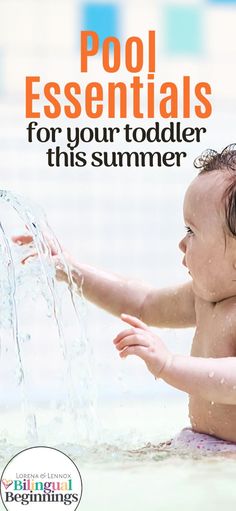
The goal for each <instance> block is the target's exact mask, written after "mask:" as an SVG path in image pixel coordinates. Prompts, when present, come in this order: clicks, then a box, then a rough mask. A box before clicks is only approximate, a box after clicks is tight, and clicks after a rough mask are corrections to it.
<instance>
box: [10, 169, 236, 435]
mask: <svg viewBox="0 0 236 511" xmlns="http://www.w3.org/2000/svg"><path fill="white" fill-rule="evenodd" d="M228 178H229V176H228V175H227V173H225V172H223V171H212V172H209V173H208V174H205V175H201V176H198V177H197V178H196V179H195V180H194V181H193V182H192V183H191V185H190V187H189V189H188V190H187V193H186V196H185V201H184V219H185V223H186V227H187V234H186V236H185V237H184V238H183V240H181V242H180V249H181V250H182V252H183V253H184V259H183V264H184V266H186V267H187V268H188V270H189V273H190V277H191V281H190V282H189V283H187V284H184V285H182V286H179V287H177V288H172V289H164V290H157V289H155V288H152V287H151V286H148V285H146V284H142V283H139V282H136V281H133V280H129V279H124V278H123V277H120V276H117V275H113V274H110V273H107V272H103V271H101V270H97V269H95V268H92V267H89V266H87V265H82V264H78V263H77V262H75V261H74V260H73V259H72V258H71V256H70V255H69V254H67V253H65V254H64V255H65V258H66V260H67V263H68V264H69V266H70V269H71V272H72V277H73V280H74V282H75V283H76V284H77V285H78V287H80V285H81V283H82V282H83V293H84V296H85V298H87V299H88V300H90V301H92V302H93V303H95V304H97V305H98V306H99V307H102V308H104V309H105V310H107V311H108V312H110V313H112V314H115V315H117V316H120V315H121V318H122V319H123V320H124V321H125V322H126V323H127V324H128V325H129V327H128V328H126V329H125V330H123V331H122V332H120V333H119V334H118V335H117V336H116V338H115V339H114V344H115V346H116V348H117V350H118V352H119V354H120V357H121V358H126V357H127V356H129V355H136V356H138V357H140V358H142V359H143V360H144V362H145V363H146V365H147V368H148V369H149V371H150V372H151V373H152V374H153V375H154V376H155V377H156V378H162V379H163V380H164V381H166V383H168V384H169V385H172V386H173V387H176V388H178V389H180V390H182V391H184V392H187V393H188V394H189V397H190V399H189V417H190V422H191V425H192V428H193V429H194V430H195V431H198V432H199V433H207V434H210V435H214V436H216V437H218V438H221V439H223V440H228V441H231V442H236V428H235V425H236V313H235V312H236V240H235V238H233V237H232V236H230V235H229V234H228V232H227V229H226V225H225V218H224V210H223V207H222V200H221V199H222V194H223V192H224V190H225V188H226V186H227V184H228ZM13 240H14V241H15V242H16V243H19V244H25V243H29V242H31V241H32V239H31V238H30V236H24V235H23V236H16V237H15V238H14V239H13ZM51 252H52V256H53V258H54V262H55V266H56V270H57V277H58V279H61V280H66V273H65V271H64V268H63V266H62V265H61V263H60V261H59V259H58V256H57V253H56V250H55V249H54V247H53V246H51ZM23 262H25V261H23ZM124 311H125V312H126V314H122V313H124ZM147 325H149V326H147ZM150 326H156V327H159V328H160V327H169V328H184V327H190V326H196V330H195V335H194V338H193V342H192V349H191V355H190V356H180V355H177V354H173V353H170V351H169V350H168V349H167V348H166V346H165V344H164V342H163V341H162V340H161V339H160V337H159V336H158V335H157V334H156V333H154V332H153V331H152V330H151V329H150Z"/></svg>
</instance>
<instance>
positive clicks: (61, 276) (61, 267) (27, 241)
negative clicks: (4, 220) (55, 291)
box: [12, 234, 72, 282]
mask: <svg viewBox="0 0 236 511" xmlns="http://www.w3.org/2000/svg"><path fill="white" fill-rule="evenodd" d="M44 238H45V240H46V242H47V246H48V249H49V251H50V256H51V259H52V261H53V263H54V266H55V269H56V277H57V279H58V280H62V281H65V282H67V281H68V274H67V271H66V268H65V264H64V261H65V263H66V264H67V265H68V266H70V264H71V263H72V258H71V257H70V255H69V254H68V253H67V252H66V251H65V250H63V249H61V254H60V253H59V251H58V247H57V246H56V244H55V243H54V242H53V240H52V239H51V238H50V237H49V236H47V235H44ZM12 241H13V242H14V243H16V244H17V245H29V248H30V249H31V250H30V252H29V254H28V255H27V256H26V257H24V258H22V260H21V264H25V263H27V262H28V261H30V260H31V259H32V258H34V257H37V256H38V253H37V252H36V250H35V246H34V240H33V237H32V235H31V234H18V235H16V236H12ZM61 255H62V257H61ZM62 259H64V261H63V260H62Z"/></svg>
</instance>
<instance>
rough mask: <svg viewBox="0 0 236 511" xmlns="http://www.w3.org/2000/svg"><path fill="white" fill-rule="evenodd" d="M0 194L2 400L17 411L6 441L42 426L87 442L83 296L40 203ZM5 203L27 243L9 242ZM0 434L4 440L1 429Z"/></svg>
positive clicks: (89, 411)
mask: <svg viewBox="0 0 236 511" xmlns="http://www.w3.org/2000/svg"><path fill="white" fill-rule="evenodd" d="M0 198H1V199H2V201H4V202H5V203H6V205H7V209H6V212H5V216H4V208H2V210H1V213H2V215H1V220H2V221H1V225H0V236H1V257H0V270H1V297H2V300H1V304H0V332H1V352H2V357H1V366H2V367H1V369H2V388H4V387H5V388H4V392H3V393H2V396H5V398H4V397H2V399H1V401H2V403H1V404H2V407H3V410H4V409H5V410H9V408H10V406H9V404H12V405H13V407H14V406H16V408H18V419H17V421H16V423H17V429H16V428H14V422H13V426H12V427H10V429H9V428H8V432H7V438H8V439H12V440H13V441H14V442H16V441H18V440H19V439H20V441H21V442H28V444H29V443H33V444H34V443H36V442H37V443H38V442H40V441H41V439H42V438H43V437H44V436H45V431H47V433H48V441H49V439H51V438H50V437H53V442H54V444H55V442H56V441H57V440H59V439H60V437H62V435H64V436H65V435H68V434H69V435H70V437H71V438H72V439H74V440H75V439H78V437H79V438H81V439H86V440H88V439H90V438H91V437H92V435H93V434H94V423H95V416H94V405H93V400H94V396H93V381H92V376H91V368H92V355H91V349H90V345H89V343H88V340H87V338H86V333H85V329H84V324H85V321H84V303H83V297H82V295H81V294H80V293H79V294H78V293H75V290H74V286H73V282H72V279H71V275H70V272H69V269H68V268H67V267H66V263H65V261H64V258H63V253H62V250H61V248H60V246H59V243H58V242H57V240H56V238H55V236H54V235H53V233H52V231H51V230H50V228H49V226H48V224H47V221H46V219H45V217H44V215H43V213H42V212H41V211H40V210H39V208H37V207H35V206H34V205H32V204H30V203H29V202H27V201H25V200H22V199H21V198H19V197H18V196H15V195H13V194H11V193H10V192H1V194H0ZM11 208H12V209H13V211H14V212H15V213H16V214H17V216H18V217H19V218H20V220H21V224H22V225H21V232H22V228H23V227H24V228H25V227H26V229H27V232H28V233H29V234H30V235H31V236H32V240H33V241H32V244H31V246H30V247H25V248H24V249H23V251H22V247H19V246H17V245H15V244H13V243H12V242H11V238H10V235H9V233H8V232H7V231H8V230H9V225H8V224H9V221H8V220H9V215H10V214H12V209H11ZM13 216H14V215H13ZM4 220H5V223H6V226H5V223H4ZM12 220H13V221H14V220H15V218H13V219H12ZM49 238H50V240H51V241H50V243H51V242H52V243H53V244H54V246H55V247H56V251H57V253H58V257H59V260H60V262H61V264H62V265H63V266H64V267H65V271H66V272H67V279H68V282H69V285H67V286H66V285H65V284H64V285H62V284H61V285H59V284H58V283H57V282H56V278H55V268H54V263H53V260H52V256H51V252H50V246H49V242H48V239H49ZM32 251H33V252H36V253H37V257H35V258H32V259H31V260H30V261H29V262H28V263H26V264H25V265H22V264H21V263H20V261H21V259H22V258H23V257H24V256H25V257H27V254H28V255H29V254H30V253H32ZM43 337H45V339H44V340H43ZM6 368H8V371H7V374H6ZM44 378H45V381H43V380H44ZM11 401H12V403H11ZM39 401H41V402H42V401H43V402H44V405H45V406H47V408H48V411H49V413H48V418H50V422H48V420H47V417H46V416H45V415H44V418H43V419H42V418H40V414H39V413H38V409H39ZM59 430H60V431H59ZM50 431H51V435H50ZM1 436H2V437H6V433H5V428H2V431H1Z"/></svg>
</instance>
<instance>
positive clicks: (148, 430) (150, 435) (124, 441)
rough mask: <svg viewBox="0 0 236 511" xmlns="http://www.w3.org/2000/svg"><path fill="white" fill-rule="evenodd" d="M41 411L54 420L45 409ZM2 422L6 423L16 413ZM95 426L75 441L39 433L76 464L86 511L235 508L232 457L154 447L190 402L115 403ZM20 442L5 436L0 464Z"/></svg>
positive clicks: (180, 422)
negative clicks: (87, 435)
mask: <svg viewBox="0 0 236 511" xmlns="http://www.w3.org/2000/svg"><path fill="white" fill-rule="evenodd" d="M40 413H41V415H42V416H43V417H44V419H45V418H48V420H49V414H48V412H47V411H46V410H41V411H39V415H40ZM2 419H4V423H5V427H6V426H7V420H10V421H12V419H13V417H12V416H11V417H10V416H9V417H8V419H7V416H5V417H4V418H3V417H2ZM39 423H40V421H39ZM98 424H99V425H98V429H97V432H96V438H93V440H91V441H87V443H86V442H85V441H82V442H81V441H80V440H79V439H78V442H74V441H73V442H71V441H70V438H68V436H66V434H65V433H66V432H65V431H64V441H60V442H59V443H56V445H55V443H54V442H53V428H52V431H50V427H49V428H48V433H47V436H48V440H49V439H50V442H46V437H45V436H44V437H43V436H41V438H40V435H41V432H40V431H39V441H40V440H42V444H43V445H50V446H52V445H55V446H57V447H58V448H59V449H61V450H62V451H64V452H65V453H66V454H68V455H69V456H70V457H71V458H72V459H73V460H74V461H75V462H76V464H77V466H78V467H79V469H80V472H81V475H82V479H83V496H82V500H81V503H80V506H79V509H81V511H94V510H97V511H110V510H112V511H121V510H122V511H143V510H144V509H147V510H148V511H159V510H160V511H175V510H181V511H185V510H186V511H187V510H188V511H189V510H191V511H197V510H199V509H203V510H205V509H206V510H207V511H218V510H221V509H222V508H223V507H224V509H226V510H227V511H231V510H232V511H233V510H235V505H236V485H235V477H236V463H235V461H236V460H235V458H231V457H228V456H226V457H225V456H222V455H211V454H210V455H207V456H206V455H205V456H201V455H200V454H197V455H196V453H191V452H186V451H185V452H181V451H168V450H167V451H165V450H162V451H159V450H157V449H156V447H155V446H156V445H157V444H158V443H159V442H160V441H164V440H168V439H169V438H171V436H173V435H174V434H176V433H178V432H179V431H180V430H181V429H182V428H183V427H185V426H188V424H189V423H188V417H187V404H186V399H180V400H177V401H175V402H173V401H171V400H168V399H166V401H165V402H164V401H163V400H162V402H161V403H160V402H159V397H158V400H157V399H156V400H153V401H151V402H146V401H145V402H144V401H139V402H129V403H126V404H119V403H114V402H113V403H112V402H110V403H109V404H106V406H102V407H100V409H98ZM53 427H55V424H54V426H53ZM58 428H60V424H58ZM56 433H57V432H56V431H55V438H59V437H58V436H57V434H56ZM50 435H51V436H50ZM61 440H62V438H61ZM23 447H27V445H25V443H22V444H21V443H20V441H18V444H17V445H16V443H15V444H9V443H8V442H7V441H6V440H5V441H2V442H1V443H0V464H1V469H2V468H3V467H4V465H5V464H6V463H7V461H8V460H9V459H10V457H11V456H12V455H13V454H15V453H16V452H19V450H21V448H23Z"/></svg>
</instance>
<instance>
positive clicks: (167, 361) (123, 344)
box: [114, 314, 236, 405]
mask: <svg viewBox="0 0 236 511" xmlns="http://www.w3.org/2000/svg"><path fill="white" fill-rule="evenodd" d="M121 317H122V319H123V320H124V321H125V322H127V323H128V324H129V325H132V327H133V328H129V329H127V330H124V331H123V332H121V333H120V334H119V335H118V336H117V337H116V338H115V339H114V344H115V345H116V348H117V349H118V350H119V352H120V356H121V358H125V357H127V356H128V355H137V356H138V357H140V358H142V359H143V360H144V362H145V363H146V365H147V367H148V369H149V371H150V372H151V373H152V374H153V375H154V376H155V377H156V378H162V379H163V380H164V381H165V382H166V383H168V384H169V385H172V386H173V387H176V388H177V389H180V390H182V391H184V392H187V393H188V394H191V395H195V396H196V395H198V396H201V397H202V398H203V399H206V400H207V401H214V402H215V403H222V404H223V403H224V404H232V405H235V404H236V357H225V358H201V357H192V356H181V355H173V354H172V353H170V352H169V351H168V350H167V348H166V347H165V345H164V343H163V342H162V340H161V339H160V338H159V337H158V336H157V335H156V334H154V333H153V332H152V331H151V330H150V329H149V328H148V327H147V325H145V324H144V323H143V322H141V321H140V320H138V319H137V318H134V317H131V316H127V315H126V314H122V316H121Z"/></svg>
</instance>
